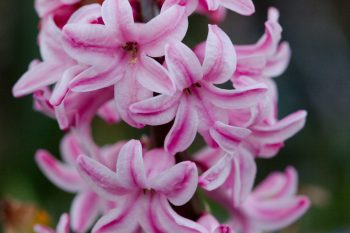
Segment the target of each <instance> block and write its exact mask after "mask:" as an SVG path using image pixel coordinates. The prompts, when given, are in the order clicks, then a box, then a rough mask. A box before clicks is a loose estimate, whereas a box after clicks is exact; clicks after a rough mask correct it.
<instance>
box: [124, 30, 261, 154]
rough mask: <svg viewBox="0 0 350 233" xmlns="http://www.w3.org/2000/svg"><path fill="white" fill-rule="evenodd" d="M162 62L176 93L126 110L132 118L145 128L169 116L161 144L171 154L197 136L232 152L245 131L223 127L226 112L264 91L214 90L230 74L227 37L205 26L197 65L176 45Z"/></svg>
mask: <svg viewBox="0 0 350 233" xmlns="http://www.w3.org/2000/svg"><path fill="white" fill-rule="evenodd" d="M165 60H166V65H167V67H168V69H169V72H170V75H171V76H172V77H173V79H174V80H175V82H176V86H177V88H178V91H177V93H176V94H175V95H174V96H167V95H158V96H156V97H152V98H150V99H147V100H144V101H141V102H138V103H135V104H133V105H131V107H130V109H131V111H132V112H133V113H134V114H135V116H134V119H136V120H137V121H139V122H141V123H144V124H148V125H162V124H165V123H167V122H169V121H171V120H172V119H173V118H174V117H175V121H174V124H173V127H172V128H171V130H170V132H169V133H168V135H167V137H166V139H165V148H166V150H167V151H168V152H170V153H171V154H175V153H177V152H181V151H184V150H186V149H187V148H188V147H189V145H191V143H192V142H193V140H194V138H195V136H196V133H197V131H198V132H199V133H200V134H201V135H202V136H203V137H204V138H205V140H206V141H207V143H209V144H210V145H211V146H214V147H217V146H220V147H222V148H223V149H225V150H228V151H230V152H231V151H233V150H234V148H235V147H237V145H238V144H239V143H240V142H241V141H242V139H244V138H245V137H247V136H248V135H249V131H248V130H246V129H244V128H239V127H234V126H230V125H227V124H226V123H227V120H228V118H227V109H239V108H244V107H249V106H253V105H255V104H256V103H257V102H258V101H259V99H260V97H261V96H262V95H264V93H265V91H266V87H265V86H264V85H260V84H257V85H252V86H250V87H247V88H243V89H235V90H224V89H220V88H218V87H216V86H215V84H220V83H224V82H226V81H228V80H229V79H230V77H231V75H232V74H233V72H234V69H235V64H236V58H235V53H234V48H233V45H232V43H231V41H230V39H229V37H228V36H227V35H226V34H225V33H224V32H223V31H222V30H221V29H220V28H219V27H217V26H214V25H210V26H209V33H208V39H207V43H206V48H205V57H204V61H203V64H201V63H200V61H199V60H198V58H197V57H196V55H195V54H194V53H193V52H192V50H191V49H189V48H188V47H187V46H185V45H184V44H182V43H180V42H176V43H172V44H169V45H168V46H167V48H166V54H165Z"/></svg>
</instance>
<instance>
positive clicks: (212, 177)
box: [199, 155, 232, 191]
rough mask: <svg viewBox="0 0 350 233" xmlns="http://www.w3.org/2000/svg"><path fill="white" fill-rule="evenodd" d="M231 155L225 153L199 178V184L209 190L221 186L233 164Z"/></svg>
mask: <svg viewBox="0 0 350 233" xmlns="http://www.w3.org/2000/svg"><path fill="white" fill-rule="evenodd" d="M231 160H232V157H231V155H225V156H224V157H222V158H221V159H220V160H219V161H218V162H217V163H215V165H214V166H212V167H211V168H209V169H208V170H207V171H205V172H204V173H203V174H202V175H201V176H200V178H199V186H201V187H202V188H203V189H205V190H207V191H212V190H214V189H217V188H219V187H220V186H221V185H222V184H223V183H224V182H225V181H226V179H227V177H228V176H229V174H230V172H231V166H232V162H231Z"/></svg>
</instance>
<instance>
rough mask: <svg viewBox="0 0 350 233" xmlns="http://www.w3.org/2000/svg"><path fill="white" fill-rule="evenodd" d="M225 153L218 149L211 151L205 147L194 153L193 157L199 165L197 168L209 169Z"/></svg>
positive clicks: (211, 149)
mask: <svg viewBox="0 0 350 233" xmlns="http://www.w3.org/2000/svg"><path fill="white" fill-rule="evenodd" d="M224 155H225V152H223V151H222V150H220V149H213V148H211V147H205V148H203V149H201V150H200V151H198V152H197V153H195V154H194V155H193V157H194V158H195V161H196V162H197V163H199V165H198V167H202V166H204V167H207V168H209V167H211V166H213V165H214V164H216V163H217V162H218V161H219V160H220V159H221V158H222V157H223V156H224Z"/></svg>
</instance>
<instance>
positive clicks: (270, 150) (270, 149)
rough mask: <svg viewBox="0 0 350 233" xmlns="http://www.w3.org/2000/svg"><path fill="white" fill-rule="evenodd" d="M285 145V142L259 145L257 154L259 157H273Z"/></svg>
mask: <svg viewBox="0 0 350 233" xmlns="http://www.w3.org/2000/svg"><path fill="white" fill-rule="evenodd" d="M283 147H284V143H283V142H280V143H274V144H264V145H261V146H260V147H259V150H258V152H257V153H256V155H257V156H258V157H259V158H266V159H268V158H272V157H274V156H276V155H277V153H278V152H279V151H280V150H281V148H283Z"/></svg>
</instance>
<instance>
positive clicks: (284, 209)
mask: <svg viewBox="0 0 350 233" xmlns="http://www.w3.org/2000/svg"><path fill="white" fill-rule="evenodd" d="M297 185H298V178H297V173H296V171H295V169H294V168H292V167H288V168H287V169H286V170H285V172H284V173H280V172H275V173H272V174H271V175H270V176H268V177H267V178H266V179H265V180H264V181H263V182H262V183H261V184H259V185H258V186H257V187H256V188H255V189H254V191H253V192H252V193H251V194H250V195H249V197H248V199H247V200H246V201H245V203H244V204H243V205H241V206H240V207H239V208H234V207H232V209H231V210H232V211H233V214H234V215H235V216H236V218H234V219H233V220H232V222H231V224H232V226H234V229H240V230H241V231H242V232H243V233H261V232H266V231H278V230H280V229H282V228H284V227H286V226H288V225H290V224H291V223H293V222H295V221H296V220H297V219H298V218H300V217H301V216H302V215H303V214H304V213H305V212H306V210H307V209H308V208H309V206H310V201H309V199H308V198H307V197H305V196H298V195H296V192H297Z"/></svg>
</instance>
